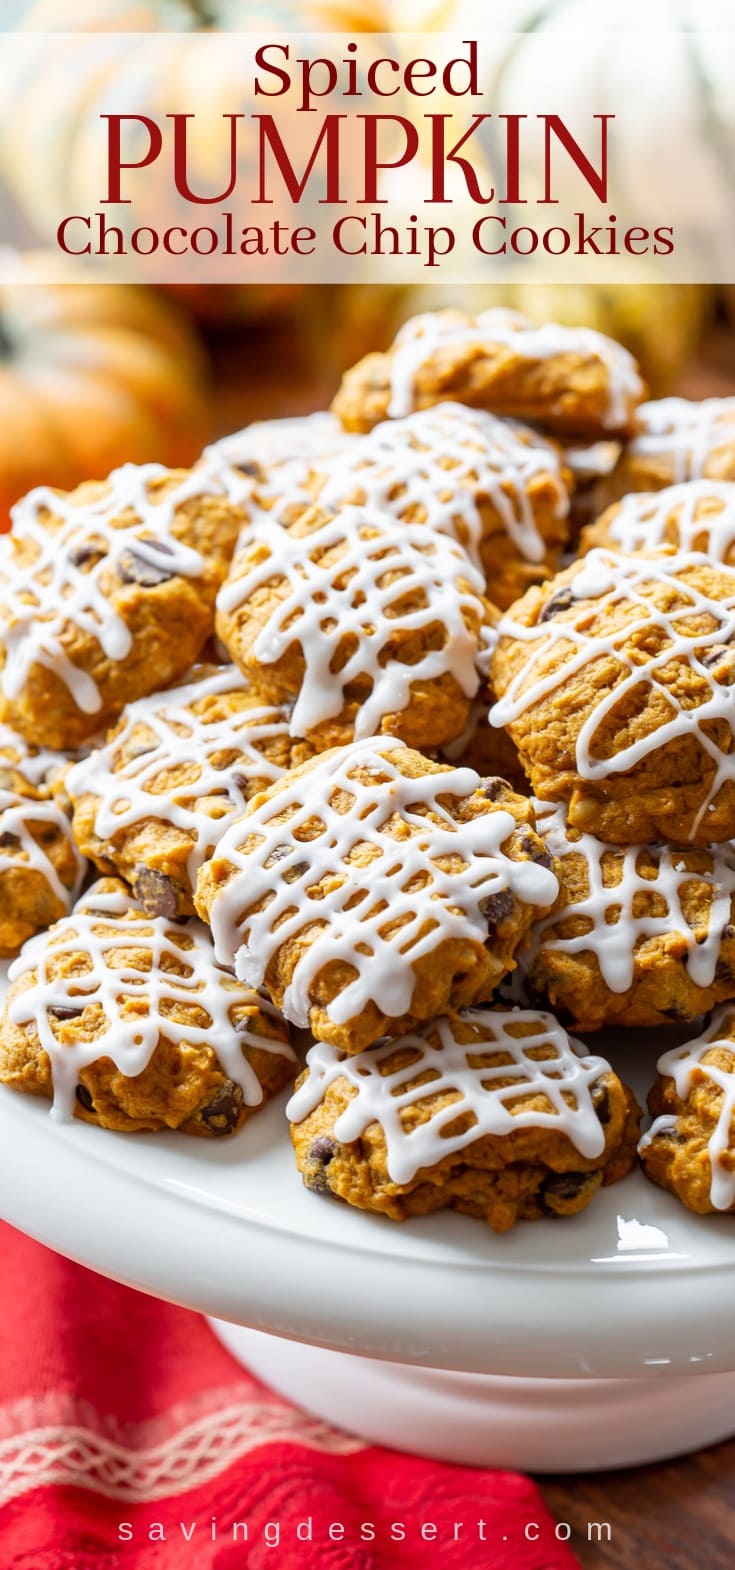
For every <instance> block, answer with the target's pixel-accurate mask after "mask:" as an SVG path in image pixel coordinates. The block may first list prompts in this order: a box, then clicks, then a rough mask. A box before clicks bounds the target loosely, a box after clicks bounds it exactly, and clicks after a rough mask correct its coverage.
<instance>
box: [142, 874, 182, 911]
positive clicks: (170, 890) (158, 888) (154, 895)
mask: <svg viewBox="0 0 735 1570" xmlns="http://www.w3.org/2000/svg"><path fill="white" fill-rule="evenodd" d="M133 893H134V895H135V897H136V899H139V900H140V903H141V905H142V906H143V909H144V911H145V913H146V916H166V917H169V918H170V917H172V916H175V915H176V913H177V910H178V900H177V898H176V890H175V889H174V886H173V884H172V882H171V879H170V878H167V877H166V876H165V874H164V873H163V872H154V870H153V868H152V867H136V868H135V872H134V873H133Z"/></svg>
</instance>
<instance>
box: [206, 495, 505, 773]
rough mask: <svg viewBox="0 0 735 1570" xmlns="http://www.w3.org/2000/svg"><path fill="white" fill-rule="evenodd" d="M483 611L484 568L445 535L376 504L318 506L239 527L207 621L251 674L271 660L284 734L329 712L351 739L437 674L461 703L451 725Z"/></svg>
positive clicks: (470, 683)
mask: <svg viewBox="0 0 735 1570" xmlns="http://www.w3.org/2000/svg"><path fill="white" fill-rule="evenodd" d="M490 615H491V612H490V610H489V608H488V605H487V602H486V600H485V598H484V576H483V574H482V573H481V572H480V571H479V570H478V568H477V567H475V566H474V565H473V564H472V562H471V561H470V559H469V557H468V556H467V554H466V552H465V551H464V549H463V548H462V546H461V545H459V544H457V542H456V541H455V540H453V539H451V538H450V537H448V536H447V535H445V534H441V533H436V534H434V533H432V532H431V531H430V530H428V529H427V528H426V527H425V526H424V525H423V524H405V523H401V522H399V521H397V520H395V519H392V518H391V517H390V516H388V515H386V514H384V513H382V512H381V511H380V510H378V509H377V508H368V507H356V506H343V507H340V508H339V509H338V510H336V511H327V510H325V509H324V508H322V507H320V506H318V507H313V508H311V509H310V510H309V511H308V512H304V513H302V514H301V515H300V516H299V517H297V518H296V519H293V520H291V521H290V522H289V523H288V525H287V526H286V527H284V526H283V525H282V523H281V521H280V519H279V518H278V517H277V516H274V515H272V514H265V515H261V516H260V517H259V518H258V519H257V520H256V521H255V522H254V523H253V525H252V526H251V527H250V528H249V529H247V530H246V531H245V533H244V535H243V537H242V540H241V543H240V546H239V548H238V550H237V552H236V553H235V558H234V561H233V564H232V570H231V573H230V576H229V578H228V579H227V581H226V583H225V584H224V585H223V587H222V589H221V590H220V593H219V597H218V607H217V627H218V632H219V634H220V637H222V638H223V640H224V641H225V642H226V644H227V647H228V648H229V650H230V652H231V653H232V655H233V657H234V658H235V659H236V661H237V663H238V664H239V665H240V666H241V667H242V668H244V669H246V670H247V671H248V673H249V675H250V676H251V679H253V680H254V681H262V680H263V677H267V676H268V673H269V670H272V671H273V678H272V679H273V682H274V683H277V691H278V696H279V697H281V698H282V699H283V700H284V701H285V700H288V699H294V700H295V701H294V707H293V713H292V715H291V728H292V731H293V733H294V734H295V735H301V736H309V735H311V734H312V733H314V732H316V731H318V729H319V727H321V726H324V725H326V724H327V722H329V721H330V720H335V721H339V722H340V723H342V722H344V726H345V727H347V728H348V733H350V734H354V736H355V737H356V738H357V739H360V738H362V737H366V736H372V735H376V734H378V733H379V732H380V731H381V730H384V729H388V730H390V729H394V728H397V725H398V723H399V722H398V721H396V719H395V717H396V716H400V715H401V713H402V711H404V710H406V709H408V708H409V707H410V705H411V701H412V689H414V688H416V687H417V686H421V685H422V684H426V683H438V682H441V681H442V680H443V679H444V680H451V682H452V685H453V686H455V685H456V688H457V693H458V697H459V698H460V699H462V698H463V699H464V702H465V709H464V710H462V709H461V708H460V710H459V714H458V722H457V723H456V725H455V728H454V730H453V731H451V732H450V734H455V735H456V734H457V733H458V732H459V731H461V730H462V728H463V725H464V720H465V718H466V706H467V705H468V704H469V700H470V699H471V698H472V697H473V696H474V694H475V692H476V691H477V688H478V686H479V683H480V669H479V667H478V655H481V652H482V648H483V643H482V637H481V632H482V628H483V625H484V624H485V622H486V621H488V619H489V617H490ZM294 651H296V658H295V659H294ZM275 690H276V689H275V688H274V691H275ZM341 739H346V736H345V737H344V738H341ZM439 739H444V738H439ZM426 744H427V745H428V744H429V742H428V738H427V742H426Z"/></svg>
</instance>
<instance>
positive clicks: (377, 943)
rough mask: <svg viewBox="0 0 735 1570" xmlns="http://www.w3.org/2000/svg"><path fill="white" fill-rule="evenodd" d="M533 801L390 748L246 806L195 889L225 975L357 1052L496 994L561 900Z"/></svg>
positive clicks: (297, 775)
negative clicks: (533, 931)
mask: <svg viewBox="0 0 735 1570" xmlns="http://www.w3.org/2000/svg"><path fill="white" fill-rule="evenodd" d="M533 822H534V820H533V813H532V810H531V807H530V804H529V803H528V801H525V800H523V799H522V798H521V797H518V796H515V795H514V794H513V792H512V791H511V790H510V789H509V787H508V786H507V785H505V784H504V782H503V781H502V780H498V781H492V782H490V785H489V786H488V788H486V789H484V788H483V783H482V781H481V780H480V778H479V776H478V775H476V774H474V773H473V772H472V770H471V769H452V768H450V767H448V766H447V765H443V766H442V765H440V764H436V763H432V762H430V761H429V760H428V759H426V758H423V757H421V756H420V755H419V754H418V753H417V752H413V751H411V750H409V749H408V748H406V747H404V746H402V745H401V743H400V742H398V741H395V740H393V739H392V738H390V737H385V738H383V739H382V740H372V739H368V740H366V741H362V742H356V743H355V744H354V745H353V746H351V747H345V748H338V749H337V748H336V749H334V750H333V751H331V752H328V753H324V754H323V755H322V756H321V757H319V758H316V759H314V760H312V761H311V762H310V763H306V764H304V765H302V767H301V768H298V769H294V770H293V771H292V772H291V773H290V774H287V775H284V777H283V779H282V780H279V781H278V783H277V784H276V785H272V786H271V788H270V789H269V790H268V791H266V792H265V793H264V795H262V796H260V797H257V798H256V799H255V800H254V801H253V802H251V803H250V805H249V807H248V808H247V810H246V812H245V813H244V815H243V817H242V818H241V819H240V820H239V822H237V823H235V824H233V825H232V826H231V827H230V828H229V829H228V830H227V832H226V833H225V834H224V835H223V837H222V839H221V840H220V843H219V846H218V848H217V851H216V853H215V855H214V857H213V859H212V860H211V861H210V862H207V863H206V864H205V866H204V867H202V869H201V871H200V873H199V878H198V881H197V892H196V905H197V909H198V911H199V913H200V915H201V916H202V917H203V918H204V919H205V920H206V921H208V922H209V923H210V925H211V927H212V933H213V936H214V941H215V948H216V951H217V954H218V957H219V959H220V961H221V962H222V963H223V964H232V965H234V966H235V969H236V972H237V974H238V975H239V976H240V978H241V979H242V980H244V981H247V982H248V983H249V984H250V985H251V986H263V985H264V986H265V987H266V988H267V990H268V992H269V993H270V996H271V997H272V999H273V1001H274V1002H275V1003H276V1004H277V1005H278V1007H279V1008H281V1009H282V1010H283V1013H284V1014H285V1016H286V1018H287V1019H289V1020H290V1021H291V1022H292V1023H293V1024H295V1025H300V1026H308V1027H309V1028H310V1029H311V1030H312V1031H313V1033H314V1035H315V1036H316V1037H317V1038H318V1039H320V1040H326V1041H330V1042H332V1043H333V1044H334V1045H335V1046H337V1047H340V1048H343V1049H344V1050H345V1051H348V1052H356V1051H359V1050H361V1049H362V1048H363V1047H367V1046H369V1045H370V1044H371V1043H372V1042H374V1041H377V1040H378V1038H379V1037H380V1036H381V1035H386V1034H391V1035H396V1034H399V1033H400V1032H401V1031H403V1030H406V1029H409V1028H412V1027H413V1026H414V1025H415V1024H416V1023H418V1022H422V1021H424V1020H426V1019H431V1018H433V1016H434V1015H436V1014H440V1013H444V1012H445V1011H446V1010H447V1009H452V1008H461V1007H464V1006H466V1005H467V1004H470V1003H474V1002H476V1001H477V1000H478V999H485V998H488V997H490V995H491V993H492V991H493V988H494V987H496V986H497V984H498V983H499V981H500V980H501V978H502V976H503V975H504V974H505V973H506V972H507V971H509V970H511V969H512V967H513V963H514V955H515V952H516V950H517V948H518V947H519V945H520V943H521V942H522V941H523V938H524V936H525V933H526V931H527V930H528V927H529V925H530V922H531V919H532V916H533V914H534V913H536V912H539V911H545V910H547V909H548V908H549V906H550V905H551V904H552V903H553V901H554V899H555V898H556V895H557V893H558V883H557V880H556V878H555V876H554V873H553V871H552V870H551V863H550V859H549V857H548V856H547V854H546V851H545V849H544V845H543V842H542V841H541V840H540V839H539V837H538V835H537V834H536V833H535V831H534V826H533Z"/></svg>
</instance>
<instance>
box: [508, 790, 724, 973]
mask: <svg viewBox="0 0 735 1570" xmlns="http://www.w3.org/2000/svg"><path fill="white" fill-rule="evenodd" d="M533 806H534V811H535V814H536V822H537V824H538V832H539V834H540V835H541V837H542V839H544V840H545V842H546V845H547V847H548V849H549V851H550V852H551V854H552V856H555V857H557V858H558V860H559V861H560V862H561V863H563V862H564V860H565V859H566V857H567V856H581V857H582V858H583V860H584V862H585V865H586V868H587V879H588V892H587V894H586V895H585V896H584V897H583V898H580V899H577V900H571V899H569V900H568V903H567V904H566V905H565V906H564V907H563V909H562V910H560V911H557V912H555V913H554V915H551V916H546V917H543V918H542V919H541V920H540V921H539V922H536V923H534V926H533V928H532V931H531V944H530V947H528V948H526V949H524V950H523V952H522V953H521V955H520V956H519V965H522V967H523V969H524V971H525V972H526V974H528V972H529V971H530V970H531V969H532V966H533V964H534V961H535V959H536V957H537V955H538V953H539V951H542V952H543V951H544V950H546V951H549V950H552V951H554V952H557V953H562V954H588V953H592V954H594V956H595V958H596V960H597V963H598V965H599V967H600V975H601V976H602V979H603V981H604V983H605V986H606V987H609V989H610V991H611V992H616V993H622V992H627V991H628V990H629V988H630V987H632V985H633V981H634V979H635V963H636V956H637V953H638V950H639V948H640V947H641V946H642V945H643V944H645V943H646V942H647V941H648V940H649V939H652V938H657V937H666V936H667V935H668V934H669V933H676V936H677V939H680V940H681V947H682V950H683V956H682V957H683V959H684V964H685V965H686V968H687V970H688V972H689V976H690V978H691V980H692V982H693V983H694V985H695V986H697V987H711V986H712V983H713V981H714V979H715V973H716V970H717V961H718V959H719V956H720V950H721V947H722V940H723V938H724V935H725V929H726V927H727V926H729V924H730V921H731V919H732V902H733V898H734V897H735V848H733V847H732V846H730V845H714V846H712V848H711V850H710V851H709V853H708V856H709V860H710V866H709V868H708V870H706V871H696V872H695V871H692V870H690V869H689V868H688V867H687V856H688V855H689V857H690V858H691V852H687V851H686V850H677V849H676V848H675V847H674V846H671V845H647V846H646V847H645V850H646V853H647V857H648V865H647V866H646V875H644V874H643V873H642V872H640V871H639V870H638V862H639V858H640V856H641V849H642V847H641V846H640V845H627V846H625V847H621V846H617V845H608V844H605V843H604V841H601V840H598V839H595V838H594V837H593V836H592V835H591V834H584V833H577V831H576V830H575V831H572V833H573V835H574V837H570V832H569V829H568V826H567V821H566V809H565V807H563V806H557V805H555V804H554V803H552V802H547V801H534V803H533ZM703 854H704V853H703ZM611 858H614V870H615V876H616V880H617V881H616V882H614V883H613V884H610V885H609V886H607V887H606V886H605V883H604V879H603V866H602V863H603V859H605V861H606V866H607V869H608V873H609V871H610V870H611ZM651 862H653V863H654V864H655V867H654V868H652V867H651V865H650V863H651ZM561 871H562V886H564V883H563V867H562V869H561ZM690 883H695V884H699V885H702V884H704V885H706V887H707V888H708V889H709V892H710V896H711V903H710V906H709V910H708V913H707V927H706V930H705V931H702V930H701V928H697V929H696V930H694V929H693V928H692V927H690V926H689V924H688V922H687V919H686V916H685V914H684V910H683V907H682V892H683V890H684V889H685V888H686V886H687V884H690ZM644 896H645V898H646V900H647V901H648V903H649V905H650V904H651V902H652V898H653V896H657V900H656V903H658V902H659V901H661V900H662V901H663V903H664V909H663V911H662V912H661V914H659V915H652V914H649V915H646V916H636V915H635V914H634V906H635V905H636V904H638V903H640V901H641V899H642V897H644ZM570 916H574V917H582V918H584V920H585V922H586V923H587V924H588V928H589V930H588V931H587V932H584V933H580V934H579V935H578V936H576V937H573V936H571V935H569V936H565V937H559V936H556V937H555V936H554V929H555V928H556V927H558V926H559V924H560V923H563V922H564V921H565V920H566V919H567V918H568V917H570Z"/></svg>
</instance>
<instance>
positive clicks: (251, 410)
mask: <svg viewBox="0 0 735 1570" xmlns="http://www.w3.org/2000/svg"><path fill="white" fill-rule="evenodd" d="M210 347H211V349H212V353H213V359H214V364H215V384H216V423H217V425H218V427H219V429H220V430H221V431H223V432H224V431H231V430H235V429H237V428H238V426H240V425H244V424H245V423H246V422H247V421H248V420H252V419H258V418H259V419H263V418H267V417H273V416H276V415H285V414H298V413H303V412H305V411H306V410H308V409H317V408H323V407H324V406H325V404H326V403H328V401H329V398H330V397H331V394H332V392H333V390H334V387H333V381H330V378H329V376H327V377H326V378H325V377H324V375H323V373H321V372H320V370H319V369H317V368H315V365H314V364H313V363H311V362H310V360H309V357H308V356H306V355H305V354H304V353H303V352H301V353H299V352H296V353H295V352H294V345H293V339H292V336H291V334H290V333H289V331H288V330H284V331H283V332H282V333H280V334H279V333H275V334H273V333H270V334H266V335H263V336H262V337H261V336H260V335H256V336H255V338H253V336H252V335H248V336H247V337H243V336H242V335H240V334H237V333H234V334H233V333H232V332H229V331H228V332H219V333H217V334H216V335H214V336H213V337H211V338H210ZM246 357H247V360H249V361H250V362H251V363H252V362H253V361H254V362H255V363H256V364H257V375H256V376H255V377H252V375H251V376H248V374H247V372H246V371H245V369H244V360H245V358H246ZM316 360H317V364H319V363H321V364H323V363H324V362H323V359H322V358H321V356H317V357H316ZM672 390H673V391H677V392H681V393H682V394H684V395H686V396H688V397H692V398H703V397H707V396H717V395H722V394H724V393H732V392H734V391H735V332H731V331H730V330H729V329H723V328H722V327H720V328H715V329H713V331H712V333H711V334H710V335H709V337H708V339H707V340H706V342H705V345H704V347H703V350H702V353H701V355H700V357H699V359H698V361H697V364H696V365H695V366H692V367H690V368H689V369H688V370H687V372H686V373H685V374H684V375H683V376H682V378H681V382H680V385H679V386H677V387H676V388H675V389H672ZM733 1307H734V1310H735V1305H733ZM692 1377H696V1376H692ZM681 1423H682V1430H683V1431H684V1432H686V1411H685V1410H682V1414H681ZM733 1430H734V1431H735V1412H733ZM538 1482H539V1485H540V1487H541V1491H542V1493H543V1495H544V1498H545V1499H546V1502H547V1504H548V1506H549V1508H550V1510H551V1511H552V1513H553V1514H554V1515H555V1516H556V1518H557V1520H558V1521H563V1522H567V1523H568V1524H569V1526H570V1527H571V1528H572V1536H571V1538H570V1540H569V1546H570V1548H572V1549H573V1550H574V1552H575V1553H576V1555H577V1557H578V1559H579V1561H580V1563H581V1564H582V1566H583V1567H584V1570H735V1439H733V1440H732V1441H729V1442H728V1443H726V1444H722V1445H717V1446H715V1447H714V1448H713V1449H711V1450H705V1451H700V1452H699V1454H697V1455H693V1456H688V1457H685V1458H684V1459H682V1460H679V1461H671V1462H668V1463H667V1464H665V1465H661V1466H649V1467H640V1468H636V1469H634V1470H631V1471H626V1472H605V1473H590V1474H588V1475H583V1476H576V1477H545V1478H540V1479H538ZM589 1522H608V1523H609V1525H610V1541H609V1542H600V1543H597V1542H595V1541H594V1540H593V1541H592V1542H588V1541H587V1537H588V1532H587V1527H588V1523H589Z"/></svg>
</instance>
